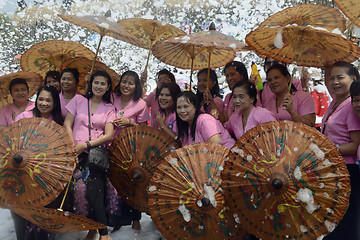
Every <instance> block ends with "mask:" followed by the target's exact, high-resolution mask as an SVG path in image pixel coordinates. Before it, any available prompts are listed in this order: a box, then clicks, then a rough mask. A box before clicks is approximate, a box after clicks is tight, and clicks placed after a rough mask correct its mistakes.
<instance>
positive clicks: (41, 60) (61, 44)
mask: <svg viewBox="0 0 360 240" xmlns="http://www.w3.org/2000/svg"><path fill="white" fill-rule="evenodd" d="M74 57H86V58H90V59H94V58H95V54H94V53H93V52H92V51H91V50H90V49H88V48H87V47H85V46H84V45H82V44H80V43H76V42H71V41H63V40H49V41H46V42H41V43H38V44H35V45H33V46H31V47H30V48H29V49H28V50H26V52H25V53H24V54H23V55H22V56H21V60H20V66H21V69H22V70H23V71H32V72H36V73H39V74H40V75H41V76H43V77H45V75H46V73H47V72H48V71H59V70H60V67H61V64H62V63H63V62H64V61H66V60H68V59H69V58H74Z"/></svg>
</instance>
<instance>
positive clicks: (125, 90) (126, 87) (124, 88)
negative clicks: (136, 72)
mask: <svg viewBox="0 0 360 240" xmlns="http://www.w3.org/2000/svg"><path fill="white" fill-rule="evenodd" d="M135 88H136V84H135V79H134V77H132V76H130V75H125V76H123V77H122V79H121V82H120V92H121V95H124V96H132V95H133V94H134V92H135Z"/></svg>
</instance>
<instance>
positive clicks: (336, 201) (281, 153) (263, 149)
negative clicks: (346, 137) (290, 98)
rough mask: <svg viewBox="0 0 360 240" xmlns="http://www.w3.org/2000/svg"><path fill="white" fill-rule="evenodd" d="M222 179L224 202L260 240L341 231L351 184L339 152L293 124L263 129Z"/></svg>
mask: <svg viewBox="0 0 360 240" xmlns="http://www.w3.org/2000/svg"><path fill="white" fill-rule="evenodd" d="M230 151H231V152H230V154H229V156H228V157H229V158H228V160H227V161H226V162H225V166H224V171H223V172H222V173H221V178H222V180H223V184H222V188H223V190H224V196H225V202H226V203H227V205H228V206H229V208H230V210H231V211H232V212H233V213H234V216H235V217H236V218H238V219H240V221H241V223H243V224H244V226H245V228H246V230H247V231H249V232H250V233H252V234H254V235H256V236H257V237H259V238H262V239H274V240H275V239H304V240H305V239H317V238H318V237H319V236H322V235H326V234H328V233H329V232H331V231H332V230H334V228H335V227H336V226H337V224H338V223H339V222H340V221H341V219H342V217H343V215H344V214H345V212H346V209H347V207H348V204H349V196H350V191H351V190H350V179H349V173H348V171H347V168H346V164H345V161H344V159H343V158H342V156H341V154H340V153H339V151H338V150H337V148H336V146H335V145H334V144H333V143H332V142H331V140H330V139H328V138H327V137H326V136H325V135H323V134H321V133H319V132H318V131H317V130H316V129H315V128H311V127H309V126H307V125H305V124H301V123H296V122H292V121H277V122H269V123H264V124H260V125H258V126H257V127H255V128H253V129H251V130H249V131H248V132H246V134H244V135H243V136H242V137H241V138H240V139H238V141H237V142H236V144H235V146H234V147H233V148H232V149H231V150H230Z"/></svg>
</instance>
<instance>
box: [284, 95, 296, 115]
mask: <svg viewBox="0 0 360 240" xmlns="http://www.w3.org/2000/svg"><path fill="white" fill-rule="evenodd" d="M282 107H283V109H284V110H286V111H288V112H289V113H291V112H292V111H294V107H293V99H292V97H291V94H290V93H286V94H285V96H284V99H283V101H282Z"/></svg>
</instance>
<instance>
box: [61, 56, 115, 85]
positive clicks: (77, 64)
mask: <svg viewBox="0 0 360 240" xmlns="http://www.w3.org/2000/svg"><path fill="white" fill-rule="evenodd" d="M92 65H93V60H90V59H88V58H85V57H76V58H70V59H68V60H66V61H65V62H63V64H62V65H61V70H64V69H66V68H76V69H77V70H78V71H79V75H80V76H79V78H80V81H79V86H78V90H79V91H80V92H84V91H86V81H85V77H86V76H87V75H88V74H89V73H90V72H91V67H92ZM93 70H94V71H105V72H107V73H108V74H109V75H110V77H111V81H112V87H113V89H114V88H115V86H116V85H117V84H118V83H119V81H120V75H119V74H117V73H116V72H115V71H114V70H112V69H111V68H109V67H108V66H106V65H105V64H104V63H102V62H100V61H96V62H95V65H94V69H93Z"/></svg>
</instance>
